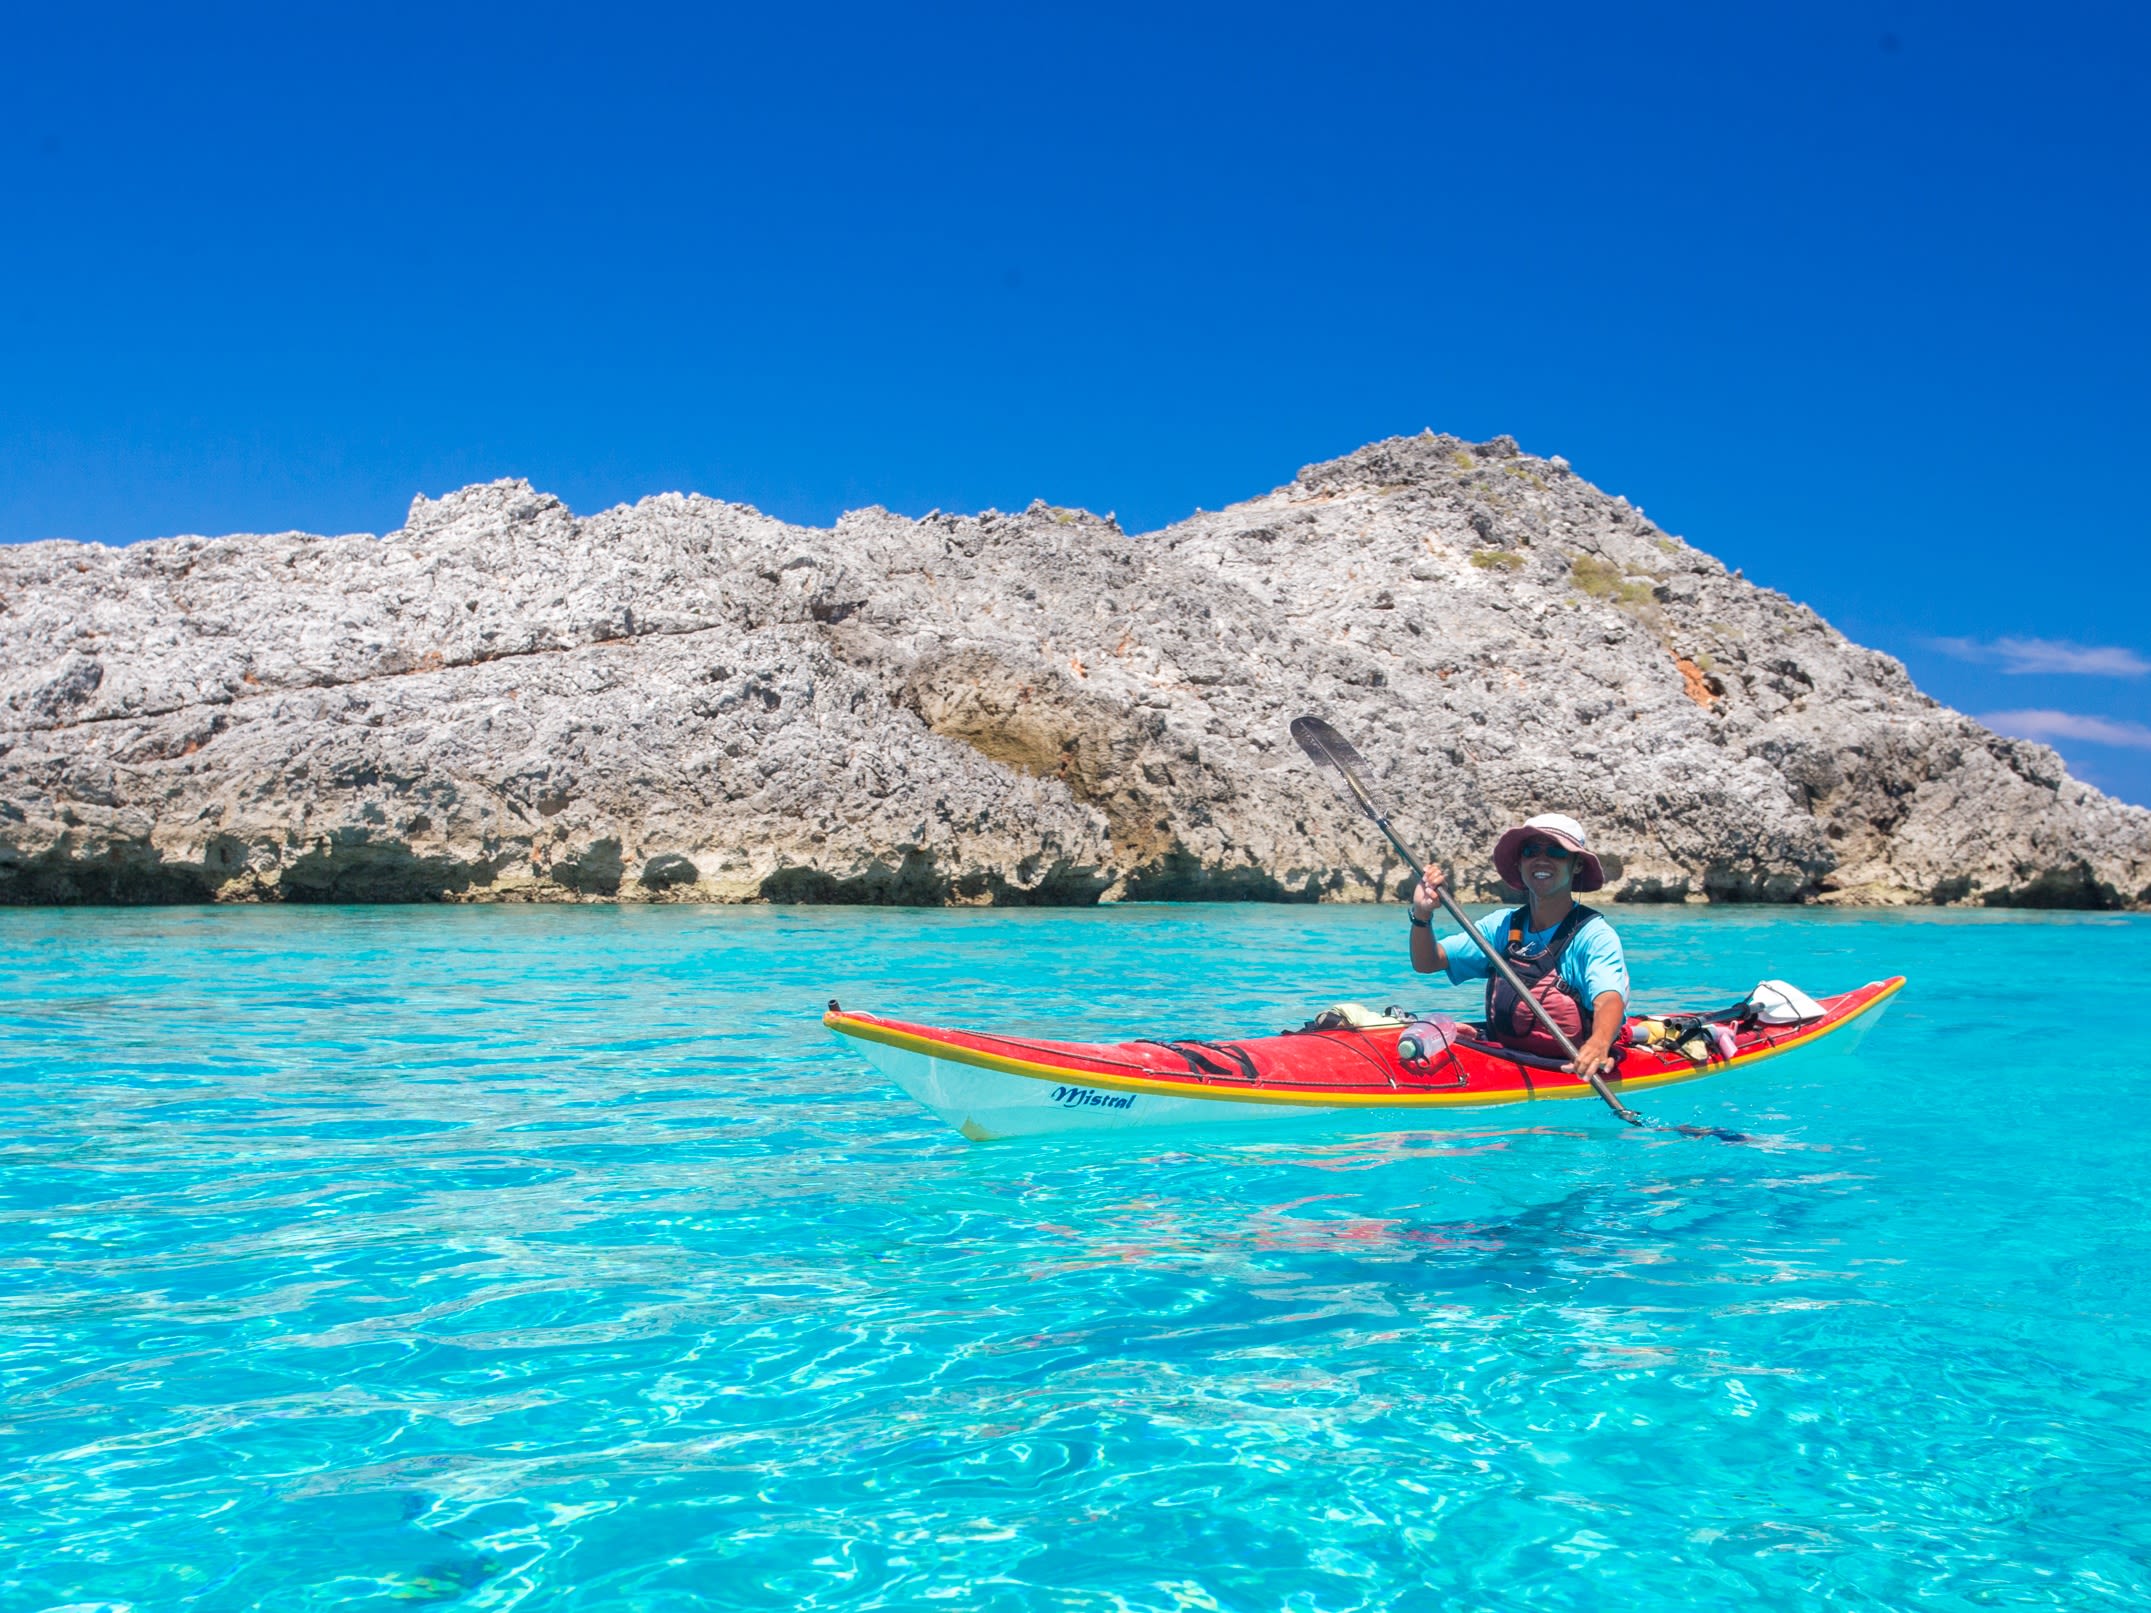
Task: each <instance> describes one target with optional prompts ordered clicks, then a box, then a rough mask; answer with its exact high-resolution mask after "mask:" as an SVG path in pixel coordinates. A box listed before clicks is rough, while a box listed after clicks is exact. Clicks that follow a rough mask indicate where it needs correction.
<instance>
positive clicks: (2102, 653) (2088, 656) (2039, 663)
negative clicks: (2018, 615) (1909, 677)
mask: <svg viewBox="0 0 2151 1613" xmlns="http://www.w3.org/2000/svg"><path fill="white" fill-rule="evenodd" d="M1927 642H1928V643H1929V644H1932V645H1933V646H1934V647H1935V648H1936V649H1938V650H1940V651H1941V652H1942V653H1943V654H1944V655H1948V656H1954V657H1955V658H1956V659H1957V660H1959V661H1980V662H1989V663H1998V664H1999V665H2000V667H2001V669H2002V670H2003V671H2004V672H2059V673H2065V674H2068V675H2071V676H2076V677H2087V678H2140V677H2142V676H2143V675H2144V674H2145V673H2147V672H2151V661H2146V660H2145V659H2144V658H2143V657H2142V656H2140V655H2138V654H2137V653H2136V652H2135V651H2134V650H2130V649H2124V648H2122V647H2121V646H2120V645H2118V644H2072V643H2070V642H2069V641H2068V640H2067V639H2058V638H1998V639H1996V640H1994V642H1992V643H1991V644H1988V643H1982V642H1981V641H1980V640H1978V639H1975V638H1937V639H1929V640H1928V641H1927Z"/></svg>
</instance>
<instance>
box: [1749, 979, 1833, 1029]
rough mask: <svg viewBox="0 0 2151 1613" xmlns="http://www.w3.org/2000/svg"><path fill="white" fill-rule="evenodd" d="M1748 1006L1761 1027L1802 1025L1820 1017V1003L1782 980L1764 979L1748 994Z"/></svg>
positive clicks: (1821, 1009) (1822, 1009) (1822, 1010)
mask: <svg viewBox="0 0 2151 1613" xmlns="http://www.w3.org/2000/svg"><path fill="white" fill-rule="evenodd" d="M1748 1006H1749V1007H1750V1008H1753V1009H1754V1010H1755V1017H1756V1018H1757V1019H1758V1020H1760V1021H1761V1022H1762V1023H1763V1024H1765V1025H1805V1024H1806V1023H1807V1022H1808V1021H1809V1020H1811V1019H1820V1018H1822V1016H1823V1014H1824V1012H1825V1010H1824V1008H1823V1006H1822V1004H1821V1003H1819V1002H1817V1001H1816V1000H1815V999H1814V998H1812V997H1810V996H1809V995H1808V994H1807V993H1806V992H1804V991H1802V990H1801V989H1800V988H1799V987H1798V986H1796V985H1793V984H1792V983H1791V982H1790V981H1786V980H1765V981H1763V982H1761V983H1760V984H1759V985H1757V986H1756V988H1755V989H1754V990H1753V991H1751V992H1749V993H1748Z"/></svg>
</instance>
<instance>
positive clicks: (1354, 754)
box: [1292, 717, 1644, 1126]
mask: <svg viewBox="0 0 2151 1613" xmlns="http://www.w3.org/2000/svg"><path fill="white" fill-rule="evenodd" d="M1292 737H1293V738H1294V739H1296V740H1298V741H1299V746H1300V749H1301V750H1303V751H1305V752H1306V753H1307V754H1308V755H1309V756H1311V757H1313V758H1314V759H1315V760H1316V761H1318V762H1321V763H1324V764H1326V765H1327V766H1330V767H1333V768H1335V769H1336V770H1337V776H1338V777H1339V778H1341V779H1343V780H1344V782H1345V787H1346V788H1347V789H1348V790H1349V791H1350V792H1351V796H1352V799H1353V800H1354V801H1355V802H1357V803H1358V806H1359V810H1360V811H1362V812H1364V813H1365V814H1366V815H1367V816H1368V817H1369V818H1372V819H1373V820H1374V826H1375V827H1376V828H1377V829H1379V830H1381V831H1382V833H1383V834H1384V835H1386V836H1388V838H1389V843H1390V844H1391V845H1392V846H1394V847H1396V849H1397V855H1398V856H1399V857H1402V858H1403V859H1404V861H1405V863H1406V864H1407V865H1409V867H1410V868H1411V870H1412V872H1413V873H1415V874H1417V875H1418V876H1419V877H1420V879H1421V880H1424V879H1425V878H1426V868H1425V866H1424V865H1423V864H1421V862H1420V861H1419V859H1418V858H1417V857H1415V856H1413V855H1412V851H1411V848H1410V847H1409V846H1407V845H1405V843H1404V842H1403V841H1402V840H1400V839H1398V838H1397V832H1396V830H1394V829H1392V828H1390V826H1389V815H1388V814H1387V813H1385V812H1384V811H1382V809H1381V808H1380V807H1378V806H1376V805H1375V804H1374V792H1373V791H1372V790H1371V789H1369V788H1368V787H1367V763H1366V759H1365V758H1364V757H1362V756H1361V755H1360V754H1359V752H1358V751H1356V750H1354V749H1353V748H1352V745H1351V742H1350V741H1349V740H1347V739H1346V738H1345V737H1344V735H1342V734H1340V733H1338V732H1337V730H1336V729H1334V728H1332V727H1330V725H1329V724H1328V723H1326V722H1324V721H1323V720H1322V719H1321V718H1320V717H1295V718H1293V719H1292ZM1434 894H1435V895H1436V896H1437V897H1438V898H1440V900H1441V905H1442V906H1443V907H1444V908H1446V909H1447V910H1448V913H1449V916H1450V917H1451V918H1452V919H1454V920H1455V921H1456V922H1457V924H1458V925H1459V926H1460V927H1461V928H1462V929H1463V931H1464V933H1465V934H1466V935H1468V936H1470V937H1471V938H1472V940H1473V941H1475V942H1477V943H1478V946H1479V950H1480V951H1481V952H1483V953H1485V954H1486V961H1487V962H1488V963H1491V964H1492V965H1493V966H1494V968H1495V970H1496V971H1497V972H1498V973H1499V974H1500V975H1501V978H1502V979H1504V980H1506V981H1507V982H1508V983H1509V985H1510V987H1511V989H1513V990H1514V991H1515V993H1516V995H1517V996H1519V997H1521V998H1522V999H1523V1000H1524V1006H1525V1007H1527V1008H1529V1009H1530V1010H1531V1012H1532V1014H1533V1015H1534V1016H1535V1017H1536V1018H1537V1020H1538V1022H1539V1023H1540V1024H1541V1025H1543V1026H1545V1027H1546V1030H1547V1033H1548V1034H1549V1035H1551V1036H1552V1037H1553V1039H1554V1040H1555V1041H1556V1042H1557V1043H1559V1044H1560V1047H1561V1051H1562V1052H1564V1053H1566V1054H1567V1055H1568V1057H1569V1062H1570V1063H1571V1064H1572V1065H1573V1066H1575V1069H1576V1072H1577V1074H1579V1075H1581V1076H1582V1077H1583V1078H1584V1079H1585V1080H1586V1081H1588V1082H1590V1083H1591V1090H1592V1091H1593V1092H1595V1093H1597V1094H1598V1095H1599V1097H1601V1098H1602V1099H1604V1100H1605V1104H1606V1107H1607V1108H1609V1109H1611V1110H1612V1111H1613V1112H1614V1113H1615V1114H1617V1115H1619V1116H1620V1117H1621V1118H1622V1119H1623V1120H1625V1121H1627V1122H1628V1123H1629V1124H1630V1125H1631V1126H1640V1125H1642V1124H1643V1123H1644V1121H1643V1117H1642V1116H1641V1115H1639V1114H1637V1113H1636V1112H1635V1110H1633V1109H1631V1108H1629V1107H1628V1105H1627V1104H1625V1103H1623V1102H1621V1100H1620V1099H1619V1098H1616V1097H1615V1096H1614V1095H1613V1089H1612V1088H1611V1087H1609V1086H1607V1085H1606V1080H1605V1077H1604V1076H1602V1075H1600V1074H1599V1073H1598V1071H1597V1070H1595V1069H1590V1070H1587V1069H1585V1068H1584V1066H1583V1054H1582V1053H1581V1052H1579V1051H1578V1050H1577V1047H1576V1044H1575V1043H1574V1042H1572V1041H1570V1040H1569V1039H1568V1035H1567V1033H1566V1032H1564V1031H1563V1030H1562V1029H1561V1027H1560V1026H1559V1025H1556V1024H1555V1023H1554V1022H1553V1016H1552V1015H1551V1014H1549V1013H1547V1012H1546V1005H1545V1004H1544V1003H1542V1002H1540V1001H1539V1000H1538V998H1536V997H1534V996H1532V995H1531V991H1530V988H1529V987H1527V986H1525V984H1524V983H1523V982H1522V981H1521V980H1519V979H1517V977H1516V971H1515V970H1514V969H1512V968H1510V967H1509V960H1508V959H1507V958H1504V957H1503V956H1502V955H1501V954H1500V952H1499V951H1497V950H1496V949H1495V948H1494V946H1493V945H1492V944H1491V943H1490V942H1488V940H1487V939H1486V937H1485V936H1484V935H1482V934H1480V933H1479V927H1478V925H1476V924H1474V923H1472V922H1471V919H1470V917H1469V916H1468V915H1467V914H1466V913H1465V912H1464V910H1463V909H1462V908H1461V907H1459V906H1457V905H1456V898H1455V897H1453V896H1451V895H1450V894H1449V887H1448V885H1447V884H1446V883H1444V884H1441V885H1439V886H1437V887H1435V891H1434Z"/></svg>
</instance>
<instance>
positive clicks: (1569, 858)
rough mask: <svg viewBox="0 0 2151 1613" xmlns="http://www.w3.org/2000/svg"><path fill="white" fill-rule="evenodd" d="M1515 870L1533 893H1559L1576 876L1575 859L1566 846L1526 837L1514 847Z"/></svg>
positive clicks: (1538, 894)
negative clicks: (1521, 843) (1515, 849)
mask: <svg viewBox="0 0 2151 1613" xmlns="http://www.w3.org/2000/svg"><path fill="white" fill-rule="evenodd" d="M1516 866H1517V871H1518V872H1520V873H1521V874H1522V875H1523V876H1524V889H1525V890H1527V891H1529V892H1530V893H1531V894H1532V895H1533V896H1558V895H1560V894H1561V892H1563V891H1565V890H1567V889H1568V888H1569V885H1570V884H1571V883H1572V882H1573V881H1574V880H1575V878H1576V858H1575V856H1574V855H1573V854H1572V853H1571V852H1570V851H1569V849H1568V847H1566V846H1563V845H1557V844H1556V843H1555V842H1553V841H1551V840H1548V839H1546V838H1544V837H1543V836H1542V837H1541V838H1539V839H1537V840H1526V841H1525V842H1524V843H1523V845H1522V846H1521V847H1519V848H1518V849H1517V854H1516Z"/></svg>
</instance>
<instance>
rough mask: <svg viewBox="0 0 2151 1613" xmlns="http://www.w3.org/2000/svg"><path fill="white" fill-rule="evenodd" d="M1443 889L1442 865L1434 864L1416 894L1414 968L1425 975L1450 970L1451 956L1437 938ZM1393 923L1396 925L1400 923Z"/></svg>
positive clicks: (1392, 920)
mask: <svg viewBox="0 0 2151 1613" xmlns="http://www.w3.org/2000/svg"><path fill="white" fill-rule="evenodd" d="M1441 886H1442V871H1441V866H1440V865H1439V864H1433V865H1430V866H1429V867H1428V869H1427V871H1426V873H1425V875H1424V876H1422V877H1421V879H1420V881H1419V888H1418V889H1417V890H1415V891H1413V892H1412V967H1413V968H1414V969H1416V970H1418V971H1419V972H1420V973H1421V974H1423V975H1430V974H1437V973H1439V972H1440V971H1442V970H1444V969H1447V968H1448V967H1449V954H1448V953H1447V952H1445V951H1443V950H1442V944H1441V942H1440V941H1438V940H1436V939H1435V936H1434V910H1435V909H1436V908H1437V907H1439V906H1440V905H1441V895H1440V891H1441ZM1390 922H1391V923H1392V924H1394V923H1395V922H1396V920H1394V919H1391V920H1390Z"/></svg>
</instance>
